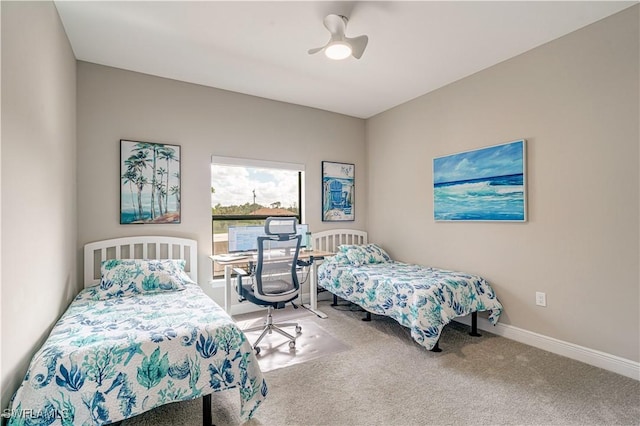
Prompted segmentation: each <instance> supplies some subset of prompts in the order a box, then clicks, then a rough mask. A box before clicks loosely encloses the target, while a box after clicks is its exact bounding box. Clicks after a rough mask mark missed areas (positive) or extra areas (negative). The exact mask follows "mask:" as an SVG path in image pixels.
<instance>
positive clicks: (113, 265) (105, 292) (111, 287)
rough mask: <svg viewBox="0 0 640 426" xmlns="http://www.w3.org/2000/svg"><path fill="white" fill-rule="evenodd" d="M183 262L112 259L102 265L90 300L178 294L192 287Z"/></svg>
mask: <svg viewBox="0 0 640 426" xmlns="http://www.w3.org/2000/svg"><path fill="white" fill-rule="evenodd" d="M184 266H185V261H184V260H173V259H163V260H142V259H112V260H105V261H104V262H102V265H101V267H100V273H101V276H102V277H101V279H100V284H99V285H98V286H96V287H93V289H94V294H93V298H94V299H102V300H104V299H110V298H113V297H128V296H133V295H136V294H143V293H158V292H161V291H180V290H184V289H185V286H184V285H185V284H186V283H193V281H192V280H191V278H189V276H188V275H187V273H186V272H185V271H184Z"/></svg>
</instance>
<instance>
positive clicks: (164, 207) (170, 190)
mask: <svg viewBox="0 0 640 426" xmlns="http://www.w3.org/2000/svg"><path fill="white" fill-rule="evenodd" d="M180 190H181V188H180V146H179V145H169V144H163V143H152V142H138V141H129V140H124V139H121V140H120V224H122V225H127V224H145V223H180Z"/></svg>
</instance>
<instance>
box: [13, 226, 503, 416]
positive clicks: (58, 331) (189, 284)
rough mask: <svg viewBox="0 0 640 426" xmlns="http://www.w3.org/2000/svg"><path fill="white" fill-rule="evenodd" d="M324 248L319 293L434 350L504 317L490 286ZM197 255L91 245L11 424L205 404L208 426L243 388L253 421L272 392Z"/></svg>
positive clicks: (323, 237) (338, 240)
mask: <svg viewBox="0 0 640 426" xmlns="http://www.w3.org/2000/svg"><path fill="white" fill-rule="evenodd" d="M314 248H315V249H316V250H324V251H331V252H333V253H335V255H334V256H332V257H329V258H326V259H325V260H324V262H323V263H322V265H320V267H319V268H318V281H317V283H318V285H319V286H320V287H322V288H324V289H326V290H328V291H330V292H331V293H332V294H333V295H334V296H337V297H340V298H342V299H345V300H347V301H349V302H352V303H355V304H357V305H359V306H361V307H362V308H363V309H364V310H365V311H367V312H368V313H369V318H370V313H374V314H380V315H386V316H389V317H391V318H393V319H395V320H396V321H397V322H398V323H400V324H401V325H403V326H405V327H408V328H409V329H410V330H411V335H412V337H413V338H414V339H415V341H416V342H418V343H419V344H420V345H422V346H424V347H425V348H427V349H429V350H437V349H438V339H439V337H440V333H441V332H442V329H443V328H444V326H445V325H446V324H447V323H449V322H450V321H451V320H453V319H454V318H456V317H461V316H464V315H468V314H472V315H473V331H474V332H475V318H476V313H477V312H479V311H489V312H490V316H489V320H490V321H491V322H492V323H494V324H495V323H496V322H497V321H498V318H499V316H500V314H501V312H502V305H501V304H500V302H499V301H498V299H497V297H496V295H495V292H494V291H493V289H492V288H491V286H490V285H489V283H488V282H487V281H485V280H484V279H483V278H481V277H478V276H475V275H470V274H465V273H461V272H453V271H445V270H441V269H436V268H430V267H425V266H419V265H411V264H407V263H402V262H397V261H394V260H392V259H391V258H390V257H389V255H388V254H387V253H386V252H385V251H384V250H383V249H382V248H380V247H379V246H377V245H375V244H368V242H367V234H366V232H363V231H350V230H334V231H323V232H318V233H316V234H314ZM197 254H198V252H197V246H196V242H195V241H193V240H187V239H181V238H170V237H131V238H119V239H112V240H106V241H99V242H96V243H91V244H87V245H86V246H85V250H84V271H85V272H84V284H85V289H84V290H82V291H81V292H80V293H79V294H78V296H77V297H76V298H75V299H74V301H73V302H72V303H71V305H70V306H69V308H68V309H67V311H66V312H65V313H64V314H63V315H62V317H61V318H60V319H59V320H58V322H57V323H56V325H55V326H54V328H53V330H52V331H51V334H50V336H49V338H48V339H47V340H46V342H45V343H44V345H43V346H42V347H41V348H40V349H39V350H38V352H37V353H36V354H35V356H34V357H33V359H32V361H31V364H30V365H29V368H28V371H27V374H26V376H25V378H24V381H23V382H22V384H21V386H20V387H19V389H18V390H17V392H16V394H15V395H14V398H13V399H12V403H11V407H10V414H11V416H10V418H9V420H8V424H9V425H10V426H17V425H63V426H71V425H105V424H111V423H118V422H120V421H121V420H124V419H127V418H130V417H133V416H136V415H138V414H141V413H143V412H145V411H148V410H150V409H152V408H155V407H158V406H160V405H164V404H167V403H171V402H177V401H185V400H190V399H195V398H202V399H203V424H204V425H205V426H210V425H211V394H212V393H213V392H217V391H223V390H228V389H234V388H235V389H238V390H239V396H240V416H241V418H242V419H243V420H248V419H250V418H251V417H252V416H253V414H254V413H255V411H256V409H257V408H258V407H259V405H260V404H261V402H262V401H263V400H264V398H265V397H266V395H267V385H266V383H265V380H264V378H263V375H262V372H261V370H260V367H259V365H258V361H257V358H256V356H255V353H254V351H253V349H252V346H251V344H250V343H249V342H248V341H247V339H246V337H245V335H244V334H243V333H242V331H241V330H240V329H239V328H238V327H237V325H236V323H235V322H234V321H233V320H232V319H231V317H229V315H228V314H227V313H226V312H225V311H224V310H223V309H222V308H221V307H219V306H218V305H217V304H216V303H215V302H213V301H212V300H211V299H210V298H209V297H208V296H207V295H205V294H204V292H203V291H202V290H201V288H200V287H199V286H198V284H196V282H195V280H196V278H197ZM141 259H145V260H141ZM313 290H315V289H314V288H312V291H313Z"/></svg>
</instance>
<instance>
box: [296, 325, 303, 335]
mask: <svg viewBox="0 0 640 426" xmlns="http://www.w3.org/2000/svg"><path fill="white" fill-rule="evenodd" d="M300 333H302V327H300V326H299V325H296V334H300Z"/></svg>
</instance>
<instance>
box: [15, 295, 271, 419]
mask: <svg viewBox="0 0 640 426" xmlns="http://www.w3.org/2000/svg"><path fill="white" fill-rule="evenodd" d="M231 388H239V394H240V409H241V413H240V414H241V416H242V418H243V419H249V418H251V417H252V415H253V414H254V412H255V410H256V409H257V408H258V406H259V405H260V403H261V402H262V401H263V399H264V398H265V396H266V395H267V385H266V383H265V381H264V379H263V376H262V372H261V370H260V367H259V365H258V361H257V359H256V357H255V355H254V352H253V350H252V348H251V344H250V343H249V342H248V341H247V340H246V337H245V335H244V334H243V333H242V331H240V329H239V328H238V327H237V326H236V324H235V323H234V322H233V320H232V319H231V318H230V317H229V316H228V315H227V314H226V313H225V312H224V310H223V309H222V308H220V307H219V306H218V305H217V304H216V303H215V302H213V301H212V300H211V299H210V298H209V297H208V296H207V295H205V294H204V293H203V291H202V290H201V289H200V287H199V286H198V285H196V284H188V285H186V289H184V290H182V291H171V292H162V293H155V294H142V295H138V296H131V297H122V298H114V299H109V300H103V301H95V300H91V295H90V292H89V291H88V290H87V289H85V290H83V291H82V292H80V294H79V295H78V296H77V297H76V299H75V300H74V301H73V303H72V304H71V305H70V306H69V309H68V310H67V311H66V312H65V314H64V315H63V316H62V317H61V318H60V320H59V321H58V322H57V324H56V325H55V327H54V329H53V331H52V332H51V335H50V336H49V338H48V339H47V341H46V342H45V344H44V345H43V347H42V348H41V349H40V350H39V351H38V352H37V353H36V355H35V356H34V358H33V360H32V361H31V365H30V366H29V369H28V371H27V374H26V377H25V379H24V381H23V383H22V385H21V386H20V388H19V389H18V391H17V392H16V394H15V395H14V398H13V401H12V405H11V409H10V413H9V414H11V418H10V419H9V425H50V424H53V425H60V424H62V425H64V426H67V425H68V426H70V425H103V424H108V423H111V422H115V421H119V420H122V419H126V418H129V417H132V416H135V415H137V414H140V413H142V412H145V411H148V410H150V409H152V408H154V407H157V406H160V405H163V404H167V403H170V402H174V401H184V400H189V399H194V398H199V397H202V396H204V395H207V394H210V393H212V392H215V391H221V390H225V389H231ZM5 416H7V413H6V412H5Z"/></svg>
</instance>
